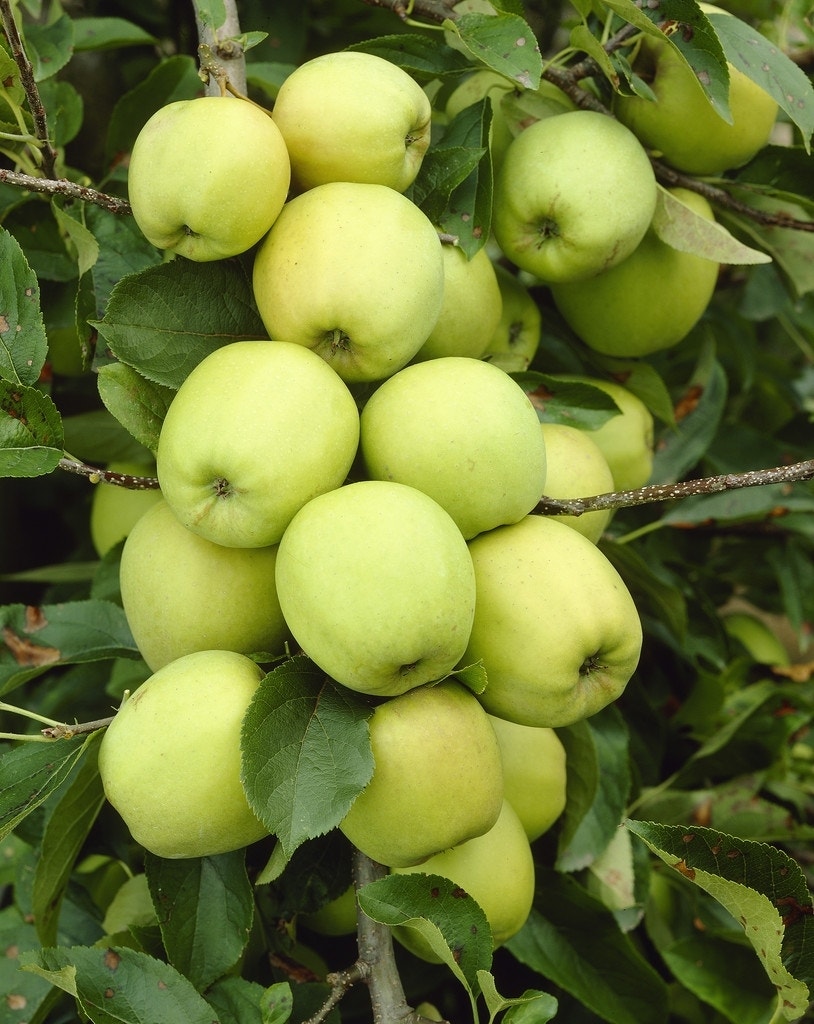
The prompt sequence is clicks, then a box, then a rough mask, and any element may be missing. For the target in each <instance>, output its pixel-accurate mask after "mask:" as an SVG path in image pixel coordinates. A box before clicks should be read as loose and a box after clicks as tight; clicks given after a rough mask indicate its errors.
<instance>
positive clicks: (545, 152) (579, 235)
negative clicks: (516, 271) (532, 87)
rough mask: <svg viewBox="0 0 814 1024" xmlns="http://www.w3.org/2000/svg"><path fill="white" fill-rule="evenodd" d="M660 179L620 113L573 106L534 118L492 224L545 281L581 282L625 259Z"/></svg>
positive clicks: (499, 184)
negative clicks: (615, 115)
mask: <svg viewBox="0 0 814 1024" xmlns="http://www.w3.org/2000/svg"><path fill="white" fill-rule="evenodd" d="M655 208H656V179H655V176H654V174H653V168H652V166H651V164H650V160H649V159H648V157H647V154H646V153H645V151H644V149H643V148H642V145H641V143H640V142H639V140H638V139H637V138H636V136H635V135H634V134H633V133H632V132H631V131H630V130H629V129H627V128H625V126H624V125H622V124H620V123H619V122H618V121H617V120H615V119H614V118H612V117H609V116H607V115H605V114H600V113H597V112H595V111H592V110H573V111H569V112H567V113H565V114H558V115H557V116H556V117H548V118H545V119H544V120H541V121H536V122H535V123H534V124H532V125H529V127H528V128H526V129H525V130H524V131H522V132H521V133H520V134H519V135H518V136H517V138H516V139H515V140H514V142H512V144H511V145H510V146H509V148H508V150H507V151H506V156H505V158H504V160H503V164H502V166H501V168H500V170H499V171H498V174H497V177H496V180H495V195H494V220H493V230H494V234H495V238H496V240H497V243H498V245H499V246H500V248H501V249H502V250H503V252H504V253H505V255H506V256H507V257H508V258H509V259H510V260H511V261H512V262H513V263H514V264H515V265H516V266H518V267H520V269H521V270H526V271H528V272H529V273H531V274H534V275H535V276H536V277H538V278H539V279H540V280H541V281H545V282H548V283H553V282H555V281H579V280H582V279H583V278H586V277H592V276H593V275H594V274H598V273H599V272H600V271H602V270H607V269H608V267H612V266H614V265H615V264H616V263H620V262H621V261H622V260H623V259H625V257H627V256H629V255H630V253H632V252H633V250H634V249H635V248H636V246H637V245H638V244H639V242H640V241H641V240H642V238H643V237H644V233H645V231H646V230H647V228H648V227H649V225H650V222H651V220H652V219H653V213H654V211H655Z"/></svg>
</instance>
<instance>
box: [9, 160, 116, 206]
mask: <svg viewBox="0 0 814 1024" xmlns="http://www.w3.org/2000/svg"><path fill="white" fill-rule="evenodd" d="M0 184H4V185H16V186H17V187H18V188H23V189H26V190H27V191H28V192H40V193H43V194H44V195H49V196H67V197H68V198H69V199H81V200H82V201H83V202H85V203H93V205H94V206H101V207H103V208H104V209H105V210H109V211H110V213H124V214H128V213H130V204H129V203H128V202H127V200H126V199H119V197H118V196H110V195H107V194H106V193H105V192H99V191H97V189H95V188H88V187H87V185H77V183H76V182H75V181H68V179H67V178H37V177H35V176H34V175H32V174H22V173H21V172H19V171H9V170H6V169H5V168H3V167H0Z"/></svg>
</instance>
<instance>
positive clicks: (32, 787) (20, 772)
mask: <svg viewBox="0 0 814 1024" xmlns="http://www.w3.org/2000/svg"><path fill="white" fill-rule="evenodd" d="M88 744H89V738H88V737H80V736H75V737H74V738H73V739H69V740H53V741H51V742H49V743H32V742H24V743H22V744H21V745H20V746H17V747H13V748H12V749H11V750H8V751H6V753H4V754H2V755H0V767H2V771H1V772H0V778H1V779H2V782H0V840H4V839H5V838H6V836H8V835H10V833H12V832H13V831H14V830H15V829H16V828H17V826H18V825H19V824H20V822H21V821H22V820H23V819H24V818H26V817H27V816H28V815H29V814H30V813H31V812H32V811H33V810H36V808H37V807H39V806H40V804H41V803H42V802H43V801H44V800H47V799H48V797H49V796H51V794H52V793H54V792H55V791H56V790H57V789H58V788H59V787H60V786H61V785H62V783H63V782H64V781H65V779H66V778H67V777H68V776H69V775H70V773H71V771H72V770H73V768H74V766H75V765H76V763H77V762H78V761H79V760H80V758H81V757H82V755H83V753H84V751H85V747H86V746H87V745H88Z"/></svg>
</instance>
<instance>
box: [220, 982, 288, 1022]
mask: <svg viewBox="0 0 814 1024" xmlns="http://www.w3.org/2000/svg"><path fill="white" fill-rule="evenodd" d="M280 984H283V985H285V984H286V983H285V982H281V983H280ZM264 992H265V989H264V988H263V986H262V985H260V984H258V983H257V982H256V981H248V980H247V979H246V978H240V977H237V976H235V975H229V976H227V977H225V978H221V979H220V981H217V982H215V984H214V985H212V986H211V987H210V988H208V989H207V991H206V1001H207V1002H208V1003H209V1005H210V1006H211V1007H212V1008H213V1009H214V1011H215V1013H216V1014H217V1015H218V1016H217V1019H218V1022H219V1024H263V1014H262V1011H261V1009H260V1000H261V999H262V997H263V993H264ZM282 1019H287V1018H282Z"/></svg>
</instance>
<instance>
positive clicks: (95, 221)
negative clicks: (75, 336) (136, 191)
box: [85, 206, 163, 362]
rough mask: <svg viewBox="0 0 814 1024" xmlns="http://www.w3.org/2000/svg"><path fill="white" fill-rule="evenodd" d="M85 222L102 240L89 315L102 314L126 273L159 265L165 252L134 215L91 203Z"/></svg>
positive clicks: (92, 272)
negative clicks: (144, 233) (157, 246)
mask: <svg viewBox="0 0 814 1024" xmlns="http://www.w3.org/2000/svg"><path fill="white" fill-rule="evenodd" d="M85 223H86V224H87V226H88V227H89V228H90V230H91V231H92V232H93V234H94V237H95V238H96V241H97V242H98V244H99V259H98V260H97V261H96V263H95V264H94V266H93V270H92V271H91V277H92V279H93V295H92V299H93V303H92V307H91V308H90V311H89V313H88V314H87V315H88V316H89V317H93V316H96V315H98V316H101V315H102V314H103V313H104V309H105V306H106V305H107V302H108V299H109V298H110V293H111V292H112V291H113V288H114V287H115V285H116V284H118V282H119V281H121V279H122V278H123V277H127V275H128V274H134V273H137V272H138V271H139V270H146V269H147V267H155V266H158V264H160V263H161V262H162V260H163V256H162V254H161V253H160V252H159V251H158V250H157V249H156V248H155V247H154V246H153V245H151V244H150V243H149V242H148V241H147V239H146V238H145V237H144V235H142V233H141V231H140V230H139V227H138V225H137V224H136V222H135V220H134V219H133V218H132V217H122V216H120V215H119V214H115V213H110V212H109V211H108V210H104V209H102V208H101V207H99V206H91V207H89V208H88V209H86V210H85ZM88 330H89V328H88ZM101 349H102V346H101V345H100V346H99V347H98V349H97V352H96V359H97V362H98V361H99V357H100V354H101Z"/></svg>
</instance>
